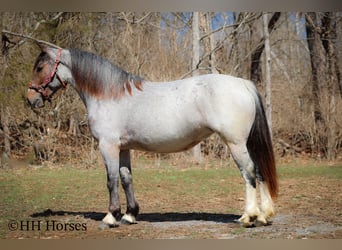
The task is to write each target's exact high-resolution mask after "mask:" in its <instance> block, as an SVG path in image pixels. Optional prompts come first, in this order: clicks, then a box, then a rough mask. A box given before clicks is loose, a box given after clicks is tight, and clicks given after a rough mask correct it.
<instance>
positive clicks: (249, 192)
mask: <svg viewBox="0 0 342 250" xmlns="http://www.w3.org/2000/svg"><path fill="white" fill-rule="evenodd" d="M229 148H230V151H231V153H232V156H233V158H234V160H235V162H236V164H237V165H238V167H239V169H240V172H241V174H242V177H243V178H244V181H245V185H246V200H245V204H246V206H245V212H244V214H243V215H242V216H241V218H240V219H239V221H240V222H241V223H242V225H243V226H244V227H249V226H252V225H253V224H254V222H255V221H256V219H257V218H258V217H259V215H260V210H259V208H258V204H257V195H256V192H257V191H256V174H255V167H254V163H253V161H252V160H251V158H250V156H249V153H248V150H247V147H246V144H244V143H239V144H233V143H229Z"/></svg>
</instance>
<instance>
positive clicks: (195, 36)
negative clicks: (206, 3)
mask: <svg viewBox="0 0 342 250" xmlns="http://www.w3.org/2000/svg"><path fill="white" fill-rule="evenodd" d="M199 32H200V30H199V13H198V12H194V13H193V17H192V52H193V55H192V75H193V76H197V75H199V70H198V66H199V65H198V63H199V61H200V34H199ZM192 153H193V157H194V160H195V162H197V163H200V162H201V160H202V159H201V144H200V143H198V144H197V145H196V146H195V147H193V148H192Z"/></svg>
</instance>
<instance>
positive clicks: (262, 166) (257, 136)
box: [246, 82, 278, 199]
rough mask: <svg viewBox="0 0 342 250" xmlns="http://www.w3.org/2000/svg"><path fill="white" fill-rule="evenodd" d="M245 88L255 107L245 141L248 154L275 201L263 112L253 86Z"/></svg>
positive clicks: (273, 167)
mask: <svg viewBox="0 0 342 250" xmlns="http://www.w3.org/2000/svg"><path fill="white" fill-rule="evenodd" d="M246 86H247V88H248V90H249V91H250V92H251V93H252V95H253V97H254V100H255V105H256V115H255V120H254V124H253V127H252V129H251V132H250V134H249V137H248V141H247V148H248V152H249V154H250V156H251V158H252V160H253V162H254V164H255V167H256V176H257V178H258V180H259V181H262V182H265V183H266V185H267V187H268V190H269V192H270V195H271V197H272V198H273V199H276V198H277V195H278V179H277V172H276V164H275V159H274V152H273V147H272V139H271V135H270V129H269V127H268V123H267V120H266V115H265V110H264V107H263V104H262V101H261V97H260V94H259V93H258V91H257V90H256V88H255V86H254V84H253V83H251V82H249V83H247V84H246Z"/></svg>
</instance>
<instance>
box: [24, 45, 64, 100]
mask: <svg viewBox="0 0 342 250" xmlns="http://www.w3.org/2000/svg"><path fill="white" fill-rule="evenodd" d="M61 55H62V48H59V49H58V52H57V55H56V59H55V63H54V65H53V67H52V70H51V72H50V74H48V75H47V76H46V78H45V79H44V81H43V83H42V84H41V85H39V86H36V85H35V84H33V82H32V81H30V83H29V89H33V90H35V91H37V92H38V93H40V94H41V95H42V96H44V97H45V98H46V99H48V100H49V99H50V98H51V96H49V94H47V93H46V91H45V89H46V88H47V86H48V85H49V84H50V83H51V82H52V79H53V78H54V76H55V75H56V77H57V79H58V81H59V82H60V83H61V85H62V86H63V88H66V83H65V82H63V81H62V79H61V78H60V77H59V75H58V74H57V67H58V65H59V63H60V62H61V61H60V58H61Z"/></svg>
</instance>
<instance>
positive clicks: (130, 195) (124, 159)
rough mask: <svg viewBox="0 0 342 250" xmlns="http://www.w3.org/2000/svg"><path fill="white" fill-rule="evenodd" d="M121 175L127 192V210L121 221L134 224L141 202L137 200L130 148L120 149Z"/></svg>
mask: <svg viewBox="0 0 342 250" xmlns="http://www.w3.org/2000/svg"><path fill="white" fill-rule="evenodd" d="M120 177H121V184H122V187H123V189H124V190H125V194H126V201H127V210H126V214H125V215H124V216H123V217H122V219H121V223H124V224H134V223H136V216H137V215H138V213H139V204H138V203H137V201H136V200H135V197H134V190H133V178H132V170H131V159H130V152H129V150H122V151H120Z"/></svg>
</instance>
